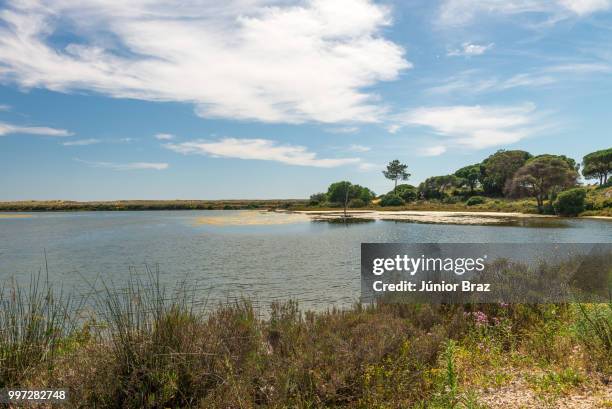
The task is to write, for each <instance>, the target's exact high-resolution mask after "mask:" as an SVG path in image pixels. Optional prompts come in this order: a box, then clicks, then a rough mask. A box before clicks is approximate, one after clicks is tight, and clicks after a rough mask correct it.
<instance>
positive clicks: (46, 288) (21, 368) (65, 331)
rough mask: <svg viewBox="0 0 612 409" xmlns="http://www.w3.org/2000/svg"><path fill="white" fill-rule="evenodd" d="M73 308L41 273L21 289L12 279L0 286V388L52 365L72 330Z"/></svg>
mask: <svg viewBox="0 0 612 409" xmlns="http://www.w3.org/2000/svg"><path fill="white" fill-rule="evenodd" d="M73 307H74V305H73V300H72V299H71V298H70V297H66V296H64V295H63V294H62V293H61V291H57V290H55V289H54V288H53V287H52V286H51V285H50V283H49V281H48V279H47V275H44V276H43V274H42V272H39V273H38V274H37V275H33V276H32V277H31V279H30V283H29V286H27V287H25V288H24V287H23V286H20V285H18V284H17V283H16V282H15V281H14V280H12V281H10V282H5V283H4V284H3V285H2V286H1V287H0V388H3V387H7V386H10V385H18V384H19V383H20V382H21V381H22V380H24V379H27V378H28V377H29V376H30V375H31V373H32V372H33V371H37V370H40V369H41V368H50V367H51V366H52V362H53V361H54V358H55V356H56V355H57V354H58V353H61V351H62V349H63V347H64V344H65V341H66V339H67V337H68V336H69V335H70V334H71V333H72V331H73V329H74V325H75V319H74V317H73V316H72V315H71V314H72V311H74V308H73Z"/></svg>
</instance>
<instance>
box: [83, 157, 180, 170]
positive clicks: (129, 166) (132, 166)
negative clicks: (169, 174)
mask: <svg viewBox="0 0 612 409" xmlns="http://www.w3.org/2000/svg"><path fill="white" fill-rule="evenodd" d="M75 160H76V161H77V162H81V163H84V164H86V165H88V166H90V167H92V168H104V169H112V170H118V171H123V170H165V169H168V164H167V163H156V162H129V163H115V162H97V161H88V160H82V159H75Z"/></svg>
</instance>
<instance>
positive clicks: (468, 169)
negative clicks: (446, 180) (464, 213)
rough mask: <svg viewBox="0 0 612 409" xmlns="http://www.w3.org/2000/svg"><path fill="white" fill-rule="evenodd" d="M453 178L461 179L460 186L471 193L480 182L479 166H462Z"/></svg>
mask: <svg viewBox="0 0 612 409" xmlns="http://www.w3.org/2000/svg"><path fill="white" fill-rule="evenodd" d="M455 176H457V177H459V178H461V185H462V186H467V187H468V188H469V189H470V193H473V192H474V190H475V189H476V187H477V186H478V183H479V180H480V164H479V163H477V164H475V165H469V166H464V167H462V168H461V169H459V170H458V171H456V172H455Z"/></svg>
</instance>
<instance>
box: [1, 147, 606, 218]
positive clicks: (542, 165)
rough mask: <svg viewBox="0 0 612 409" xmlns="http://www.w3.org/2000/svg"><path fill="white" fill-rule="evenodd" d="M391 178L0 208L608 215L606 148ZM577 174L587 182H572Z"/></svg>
mask: <svg viewBox="0 0 612 409" xmlns="http://www.w3.org/2000/svg"><path fill="white" fill-rule="evenodd" d="M382 173H383V175H384V177H385V178H386V179H388V180H390V181H392V182H393V189H392V190H391V191H389V192H388V193H385V194H382V195H376V194H375V193H374V192H373V191H372V190H370V189H369V188H367V187H364V186H360V185H358V184H353V183H351V182H349V181H346V180H345V181H339V182H335V183H332V184H331V185H329V187H328V189H327V191H326V192H321V193H315V194H312V195H311V196H310V198H309V199H304V200H300V199H286V200H283V199H277V200H249V199H244V200H119V201H94V202H76V201H63V200H57V201H15V202H0V212H53V211H129V210H249V209H250V210H255V209H261V210H293V211H307V210H312V211H314V210H339V209H342V211H343V213H344V214H343V217H344V218H347V217H348V209H351V210H355V209H365V210H376V211H377V212H382V211H444V212H503V213H520V214H542V215H557V216H563V217H574V216H601V217H612V179H608V176H609V175H610V174H612V148H608V149H603V150H600V151H596V152H592V153H589V154H588V155H586V156H585V157H584V158H583V160H582V163H577V162H576V161H575V160H574V159H572V158H569V157H567V156H565V155H550V154H543V155H536V156H534V155H532V154H530V153H529V152H525V151H521V150H503V149H502V150H499V151H497V152H495V153H494V154H492V155H490V156H489V157H487V158H485V159H484V160H483V161H482V162H480V163H476V164H472V165H468V166H464V167H462V168H460V169H458V170H456V171H455V172H454V173H453V174H449V175H440V176H431V177H429V178H427V179H425V180H424V181H423V182H422V183H420V184H419V185H418V186H413V185H410V184H407V183H403V184H398V182H405V181H407V180H408V179H409V178H410V176H411V174H410V173H408V165H406V164H403V163H401V162H400V161H399V160H397V159H396V160H392V161H391V162H389V164H388V165H387V167H386V169H385V170H383V171H382ZM580 173H582V176H583V177H584V178H585V179H587V180H589V179H591V180H593V179H595V180H596V181H597V182H596V183H595V184H592V185H582V184H581V183H579V178H580Z"/></svg>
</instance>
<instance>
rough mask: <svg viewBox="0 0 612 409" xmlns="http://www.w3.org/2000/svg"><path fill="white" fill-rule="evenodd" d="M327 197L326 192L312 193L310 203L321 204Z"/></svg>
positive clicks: (313, 204) (312, 204)
mask: <svg viewBox="0 0 612 409" xmlns="http://www.w3.org/2000/svg"><path fill="white" fill-rule="evenodd" d="M326 199H327V195H326V194H325V193H315V194H312V195H310V205H311V206H316V205H319V204H321V203H323V202H325V200H326Z"/></svg>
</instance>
